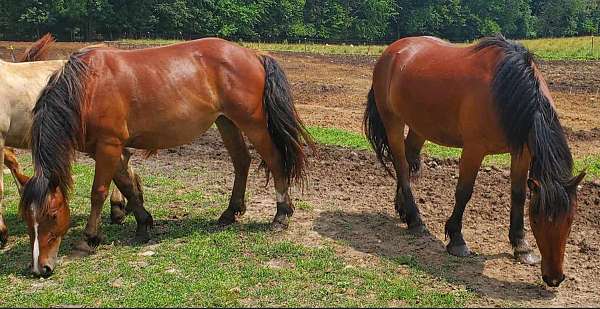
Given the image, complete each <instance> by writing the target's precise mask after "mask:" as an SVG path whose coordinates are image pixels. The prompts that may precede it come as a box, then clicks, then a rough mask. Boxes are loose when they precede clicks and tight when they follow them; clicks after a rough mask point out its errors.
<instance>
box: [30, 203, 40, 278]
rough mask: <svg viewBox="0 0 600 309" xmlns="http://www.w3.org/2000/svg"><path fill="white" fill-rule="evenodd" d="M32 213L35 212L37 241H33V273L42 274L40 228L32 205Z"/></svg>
mask: <svg viewBox="0 0 600 309" xmlns="http://www.w3.org/2000/svg"><path fill="white" fill-rule="evenodd" d="M31 211H32V212H33V232H34V237H35V240H34V241H33V272H34V273H39V272H40V263H39V258H40V241H39V240H38V226H39V224H38V223H37V219H36V216H35V205H32V207H31Z"/></svg>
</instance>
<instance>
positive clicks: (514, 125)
mask: <svg viewBox="0 0 600 309" xmlns="http://www.w3.org/2000/svg"><path fill="white" fill-rule="evenodd" d="M488 48H499V49H501V50H502V52H503V57H502V59H500V60H499V62H498V64H497V67H496V72H495V76H494V80H493V83H492V92H493V96H494V100H495V103H496V105H497V108H498V111H499V113H500V122H501V124H502V127H503V129H504V134H505V135H506V138H507V140H508V142H509V145H510V148H511V150H512V151H513V152H521V151H522V150H523V147H524V146H525V145H528V147H529V150H530V151H531V153H532V162H531V168H530V171H529V172H530V177H531V178H533V179H535V180H537V181H538V182H539V183H540V187H541V188H540V201H539V207H538V210H539V211H542V212H544V213H546V214H547V215H548V216H555V215H558V214H561V213H563V212H566V211H568V210H569V209H570V205H571V204H570V202H569V195H568V193H567V190H566V186H567V185H568V183H569V181H570V179H571V178H572V173H573V157H572V156H571V151H570V150H569V146H568V145H567V140H566V137H565V134H564V132H563V128H562V126H561V125H560V122H559V119H558V115H557V114H556V111H555V110H554V108H553V106H552V104H551V103H550V99H549V98H548V97H547V96H546V95H545V94H544V93H543V92H542V89H541V87H540V78H541V76H540V75H539V74H536V71H535V68H534V65H535V59H534V55H533V54H532V53H531V52H530V51H529V50H527V48H525V47H524V46H523V45H522V44H520V43H517V42H514V41H510V40H507V39H506V38H504V36H502V35H497V36H495V37H490V38H485V39H482V40H481V41H480V42H479V43H478V44H477V45H476V46H475V47H474V50H475V51H476V52H477V51H481V50H485V49H488Z"/></svg>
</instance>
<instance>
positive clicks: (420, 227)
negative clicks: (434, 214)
mask: <svg viewBox="0 0 600 309" xmlns="http://www.w3.org/2000/svg"><path fill="white" fill-rule="evenodd" d="M408 232H409V233H411V234H413V235H417V236H419V235H423V234H427V232H428V231H427V227H426V226H425V224H423V223H419V224H414V225H409V226H408Z"/></svg>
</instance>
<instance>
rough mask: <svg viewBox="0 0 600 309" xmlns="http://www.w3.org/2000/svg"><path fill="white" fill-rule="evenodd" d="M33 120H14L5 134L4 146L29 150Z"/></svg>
mask: <svg viewBox="0 0 600 309" xmlns="http://www.w3.org/2000/svg"><path fill="white" fill-rule="evenodd" d="M30 130H31V119H13V120H12V121H11V123H10V128H9V129H8V131H7V132H6V134H5V140H4V144H5V146H8V147H15V148H29V141H30V136H29V134H30Z"/></svg>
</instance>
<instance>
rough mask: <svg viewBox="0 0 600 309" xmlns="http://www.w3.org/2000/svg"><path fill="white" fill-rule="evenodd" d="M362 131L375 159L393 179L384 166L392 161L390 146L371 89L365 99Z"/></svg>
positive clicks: (387, 168) (388, 169)
mask: <svg viewBox="0 0 600 309" xmlns="http://www.w3.org/2000/svg"><path fill="white" fill-rule="evenodd" d="M363 129H364V131H365V135H366V136H367V138H368V139H369V142H370V143H371V147H373V150H375V154H376V155H377V159H378V160H379V162H381V164H383V167H384V168H385V170H386V171H387V172H388V174H390V176H392V177H394V174H393V173H392V171H391V170H390V168H389V167H388V166H387V165H386V164H385V163H386V161H391V160H392V153H391V151H390V144H389V143H388V138H387V133H386V131H385V127H384V126H383V122H382V121H381V116H380V115H379V111H378V110H377V103H376V102H375V92H374V91H373V88H371V90H370V91H369V96H368V98H367V109H366V110H365V116H364V120H363Z"/></svg>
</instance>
